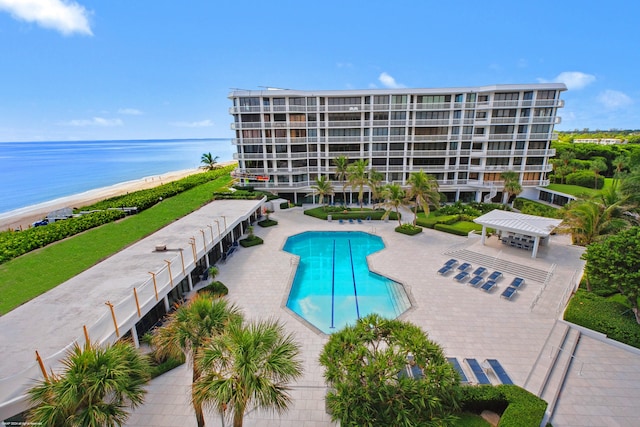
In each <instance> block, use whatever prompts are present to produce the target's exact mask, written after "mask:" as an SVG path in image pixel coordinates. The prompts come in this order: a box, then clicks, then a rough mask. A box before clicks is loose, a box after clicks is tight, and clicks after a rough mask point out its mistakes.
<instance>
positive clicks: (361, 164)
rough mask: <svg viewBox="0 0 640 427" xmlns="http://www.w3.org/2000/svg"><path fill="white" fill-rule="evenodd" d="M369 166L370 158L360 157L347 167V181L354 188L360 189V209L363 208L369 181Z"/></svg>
mask: <svg viewBox="0 0 640 427" xmlns="http://www.w3.org/2000/svg"><path fill="white" fill-rule="evenodd" d="M367 166H369V160H365V159H358V160H356V161H355V162H353V163H351V164H350V165H349V166H348V167H347V181H349V185H350V186H351V188H352V189H353V188H357V189H358V203H360V209H362V195H363V193H364V186H365V185H367V184H368V183H369V176H368V175H369V174H368V171H367Z"/></svg>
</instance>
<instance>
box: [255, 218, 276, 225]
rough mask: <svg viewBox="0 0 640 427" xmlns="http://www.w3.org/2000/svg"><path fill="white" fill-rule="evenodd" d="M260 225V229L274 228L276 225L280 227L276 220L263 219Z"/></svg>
mask: <svg viewBox="0 0 640 427" xmlns="http://www.w3.org/2000/svg"><path fill="white" fill-rule="evenodd" d="M258 225H259V226H260V227H273V226H274V225H278V221H276V220H275V219H263V220H262V221H259V222H258Z"/></svg>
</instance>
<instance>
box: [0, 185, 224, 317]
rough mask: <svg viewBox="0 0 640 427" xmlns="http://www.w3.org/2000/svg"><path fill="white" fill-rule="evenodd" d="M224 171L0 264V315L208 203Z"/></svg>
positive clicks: (217, 188)
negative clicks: (129, 213) (121, 216)
mask: <svg viewBox="0 0 640 427" xmlns="http://www.w3.org/2000/svg"><path fill="white" fill-rule="evenodd" d="M231 181H232V179H231V177H230V176H229V175H227V176H223V177H221V178H218V179H216V180H214V181H211V182H208V183H206V184H202V185H200V186H198V187H195V188H192V189H190V190H187V191H185V192H183V193H180V194H178V195H176V196H174V197H171V198H168V199H165V200H163V201H162V202H161V203H158V204H157V205H155V206H153V207H152V208H149V209H147V210H145V211H142V212H141V213H139V214H137V215H134V216H131V217H127V218H125V219H123V220H120V221H118V222H114V223H110V224H106V225H103V226H101V227H98V228H95V229H92V230H89V231H86V232H84V233H82V234H78V235H76V236H73V237H70V238H68V239H65V240H63V241H60V242H57V243H54V244H51V245H49V246H46V247H44V248H42V249H39V250H36V251H34V252H30V253H28V254H26V255H23V256H21V257H19V258H16V259H14V260H12V261H9V262H7V263H4V264H2V265H0V315H3V314H6V313H8V312H9V311H11V310H13V309H14V308H16V307H18V306H19V305H21V304H24V303H25V302H27V301H29V300H31V299H32V298H35V297H37V296H38V295H40V294H43V293H44V292H46V291H48V290H50V289H52V288H55V287H56V286H58V285H59V284H61V283H63V282H65V281H66V280H69V279H70V278H72V277H74V276H76V275H78V274H79V273H81V272H82V271H84V270H86V269H88V268H89V267H91V266H93V265H95V264H96V263H98V262H100V261H101V260H103V259H105V258H107V257H109V256H111V255H113V254H114V253H117V252H119V251H121V250H122V249H124V248H125V247H127V246H129V245H130V244H132V243H134V242H136V241H138V240H140V239H141V238H143V237H145V236H148V235H150V234H152V233H154V232H155V231H157V230H159V229H161V228H162V227H164V226H166V225H168V224H170V223H171V222H173V221H175V220H177V219H178V218H181V217H183V216H185V215H187V214H189V213H191V212H193V211H195V210H197V209H199V208H201V207H202V206H203V205H205V204H206V203H208V202H209V201H211V194H212V193H213V192H214V191H220V190H221V189H223V188H226V187H227V186H228V185H229V184H230V183H231Z"/></svg>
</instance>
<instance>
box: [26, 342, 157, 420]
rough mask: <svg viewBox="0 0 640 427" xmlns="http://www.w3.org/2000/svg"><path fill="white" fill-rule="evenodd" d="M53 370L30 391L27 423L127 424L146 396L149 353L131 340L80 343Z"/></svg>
mask: <svg viewBox="0 0 640 427" xmlns="http://www.w3.org/2000/svg"><path fill="white" fill-rule="evenodd" d="M62 365H63V369H62V372H60V373H54V372H53V371H52V372H51V373H49V374H48V376H47V378H45V379H43V380H40V381H38V382H37V383H36V385H35V386H33V387H32V388H31V389H30V390H29V392H28V393H29V398H30V400H31V403H32V404H33V405H34V406H33V408H32V409H31V410H29V412H28V416H27V422H28V424H31V425H36V424H37V425H43V426H44V425H46V426H115V425H122V424H124V423H125V422H126V420H127V418H128V417H129V413H128V409H134V408H136V407H137V406H139V405H141V404H142V403H143V401H144V395H145V393H146V391H145V387H144V386H145V383H146V382H147V380H148V379H149V371H150V365H149V360H148V359H147V357H145V356H143V355H141V354H140V353H139V352H138V350H137V349H136V348H135V347H134V346H133V345H132V344H131V343H129V342H127V341H118V342H116V343H114V344H110V345H107V346H104V347H102V346H99V345H97V344H92V343H87V344H86V345H84V346H80V345H78V344H77V343H76V344H75V345H74V346H73V347H72V348H71V349H70V350H69V352H68V353H67V355H66V357H65V358H64V359H63V361H62Z"/></svg>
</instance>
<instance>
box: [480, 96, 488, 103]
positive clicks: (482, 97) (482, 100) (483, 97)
mask: <svg viewBox="0 0 640 427" xmlns="http://www.w3.org/2000/svg"><path fill="white" fill-rule="evenodd" d="M478 102H489V95H478Z"/></svg>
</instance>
